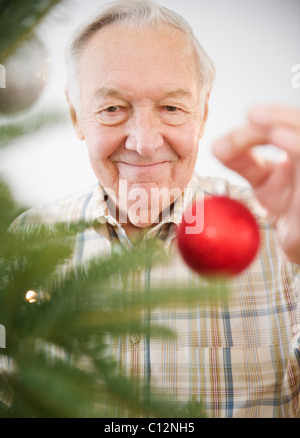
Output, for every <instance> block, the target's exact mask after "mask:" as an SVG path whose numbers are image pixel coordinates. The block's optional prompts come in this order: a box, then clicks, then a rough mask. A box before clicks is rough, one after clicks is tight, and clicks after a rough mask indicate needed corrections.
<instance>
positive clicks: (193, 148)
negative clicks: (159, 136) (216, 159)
mask: <svg viewBox="0 0 300 438" xmlns="http://www.w3.org/2000/svg"><path fill="white" fill-rule="evenodd" d="M172 140H173V141H172ZM172 140H171V139H170V140H169V141H170V144H171V145H172V146H173V149H174V150H175V151H176V153H177V155H178V156H179V157H180V159H181V160H186V161H191V160H193V159H194V157H195V156H197V152H198V143H199V129H198V127H197V126H194V125H189V126H184V127H180V129H179V130H178V131H177V132H173V135H172Z"/></svg>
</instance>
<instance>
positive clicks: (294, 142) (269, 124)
mask: <svg viewBox="0 0 300 438" xmlns="http://www.w3.org/2000/svg"><path fill="white" fill-rule="evenodd" d="M249 122H250V124H251V125H253V126H256V127H260V128H262V129H266V130H267V132H268V141H269V143H271V144H274V145H275V146H277V147H279V148H281V149H283V150H285V151H286V152H288V153H289V154H290V155H291V156H293V157H294V158H300V109H298V108H293V107H286V106H256V107H253V108H251V109H250V111H249Z"/></svg>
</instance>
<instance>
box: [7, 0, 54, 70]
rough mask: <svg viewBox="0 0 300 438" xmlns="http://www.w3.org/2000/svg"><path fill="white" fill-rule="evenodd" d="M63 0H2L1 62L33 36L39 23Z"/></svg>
mask: <svg viewBox="0 0 300 438" xmlns="http://www.w3.org/2000/svg"><path fill="white" fill-rule="evenodd" d="M58 3H61V0H39V1H36V0H26V1H24V0H0V11H1V12H0V64H3V62H4V61H5V59H6V58H7V57H8V56H10V55H11V54H12V53H14V52H15V50H16V49H17V48H18V47H19V46H20V44H21V43H22V42H24V41H26V40H27V39H29V38H30V37H32V36H33V32H34V31H35V29H36V27H37V25H38V24H39V23H40V22H41V21H42V20H43V19H44V18H45V16H46V15H47V14H48V13H49V11H50V10H51V9H52V8H53V7H54V6H56V5H57V4H58Z"/></svg>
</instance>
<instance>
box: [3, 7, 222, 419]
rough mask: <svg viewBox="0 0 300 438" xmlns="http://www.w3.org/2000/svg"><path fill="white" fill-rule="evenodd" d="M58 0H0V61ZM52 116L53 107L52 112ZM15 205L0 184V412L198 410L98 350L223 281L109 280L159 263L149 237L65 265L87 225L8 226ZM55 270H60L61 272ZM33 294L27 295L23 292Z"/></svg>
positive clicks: (32, 126) (214, 290) (9, 133)
mask: <svg viewBox="0 0 300 438" xmlns="http://www.w3.org/2000/svg"><path fill="white" fill-rule="evenodd" d="M58 3H59V0H39V1H29V0H28V1H26V2H24V1H23V0H13V1H11V0H0V10H1V15H0V53H1V56H0V63H2V62H3V60H5V59H6V58H7V57H8V56H9V55H11V54H12V53H13V52H14V51H15V49H16V48H17V47H18V46H19V45H20V44H21V43H22V42H23V41H24V40H26V39H27V38H30V36H32V35H33V32H34V30H35V28H36V26H37V24H38V23H40V21H41V20H42V19H43V18H44V17H45V15H46V14H47V13H48V12H49V10H51V9H52V8H53V6H55V5H56V4H58ZM47 117H48V116H46V119H44V118H43V117H38V118H34V119H31V120H28V119H24V120H23V122H24V123H23V122H22V123H20V122H15V121H14V122H11V123H10V124H9V125H4V124H2V126H1V127H0V138H1V140H0V145H2V146H8V144H9V142H10V141H11V140H13V139H15V138H18V137H20V136H22V135H24V134H25V133H28V132H33V131H35V130H36V129H38V128H39V127H40V126H43V125H44V123H45V122H48V121H49V119H47ZM53 117H54V118H55V115H54V116H53ZM21 210H22V207H20V206H19V205H16V203H15V202H14V200H13V198H12V196H11V194H10V191H9V189H8V188H7V186H6V184H5V183H3V182H0V211H1V214H0V324H2V325H3V326H5V330H6V348H1V349H0V417H13V418H20V417H23V418H28V417H34V418H39V417H55V418H57V417H62V418H66V417H120V416H127V417H128V416H129V417H130V416H131V417H135V416H138V417H140V416H152V417H157V418H158V417H160V418H167V417H174V418H176V417H177V418H190V417H193V418H196V417H204V416H205V412H204V411H203V406H202V404H201V403H199V402H198V401H196V400H191V401H189V402H188V403H175V401H174V400H172V399H170V400H169V399H166V398H165V397H160V396H159V395H158V392H157V391H153V388H152V387H151V386H150V384H149V382H147V381H146V382H141V381H139V379H132V378H129V377H127V376H126V375H125V374H124V372H123V371H122V370H121V369H120V365H119V364H118V363H117V362H116V360H115V358H112V357H109V356H108V355H107V343H108V342H109V341H108V339H111V338H113V337H123V336H126V335H127V334H128V333H132V332H138V333H141V334H144V335H145V336H146V337H147V338H149V339H151V337H154V336H155V337H157V336H159V337H162V336H168V337H174V336H176V333H173V332H171V331H170V330H168V329H166V328H165V327H159V326H157V325H154V324H152V323H150V322H149V318H147V317H145V315H146V316H147V315H149V312H151V309H153V308H155V307H157V306H161V305H166V304H168V303H170V302H172V303H173V305H177V304H178V305H179V304H184V305H194V304H195V305H196V304H197V305H198V304H200V305H201V304H203V303H207V302H208V300H210V302H211V301H212V300H223V299H226V294H224V287H223V285H222V284H221V285H216V284H211V285H210V284H208V285H207V287H205V288H203V289H201V290H200V289H199V288H194V289H193V288H190V289H189V290H188V291H187V290H186V289H180V288H177V289H170V290H166V289H165V288H164V289H163V290H161V289H151V290H150V289H149V288H148V287H145V288H144V289H142V290H131V289H130V286H129V283H128V287H127V288H120V287H115V286H114V282H112V281H111V280H112V279H117V278H122V279H123V283H122V284H126V278H127V276H128V275H129V274H130V271H131V270H132V269H134V268H135V267H136V265H137V264H139V265H140V266H143V267H145V268H147V267H148V266H149V264H152V265H153V264H154V262H155V263H159V262H160V261H161V257H163V255H162V254H161V252H160V250H159V247H158V246H157V242H155V241H149V242H147V244H145V245H144V246H139V245H138V246H136V248H135V250H134V251H131V252H127V251H126V250H125V249H122V248H119V251H118V252H114V253H113V254H112V255H111V256H110V257H106V258H104V257H102V258H98V259H94V260H92V261H91V262H90V264H89V265H88V266H86V267H78V268H76V269H73V268H71V269H67V270H66V272H65V269H64V268H65V267H66V266H69V264H70V259H71V258H72V254H73V250H74V244H75V239H76V235H77V233H78V232H81V231H82V230H83V229H84V227H85V226H86V224H84V223H78V224H74V225H72V226H66V225H63V224H58V225H56V226H53V227H52V228H51V229H49V228H46V227H44V226H41V225H36V226H32V227H30V228H28V229H26V231H25V230H24V229H19V230H16V231H14V232H8V231H7V229H8V227H9V225H10V223H11V222H12V220H13V218H14V217H16V216H17V215H18V214H19V213H20V212H21ZM62 272H65V273H64V275H62ZM29 290H33V291H35V293H36V296H35V300H34V302H29V301H28V300H27V299H26V292H27V291H29Z"/></svg>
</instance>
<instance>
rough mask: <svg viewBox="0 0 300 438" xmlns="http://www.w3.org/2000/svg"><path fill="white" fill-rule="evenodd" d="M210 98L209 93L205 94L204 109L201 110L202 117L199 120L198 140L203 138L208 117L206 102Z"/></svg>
mask: <svg viewBox="0 0 300 438" xmlns="http://www.w3.org/2000/svg"><path fill="white" fill-rule="evenodd" d="M209 97H210V92H209V93H207V94H206V97H205V102H204V108H203V117H202V120H201V126H200V133H199V139H200V138H202V137H203V134H204V129H205V125H206V121H207V117H208V101H209Z"/></svg>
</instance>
